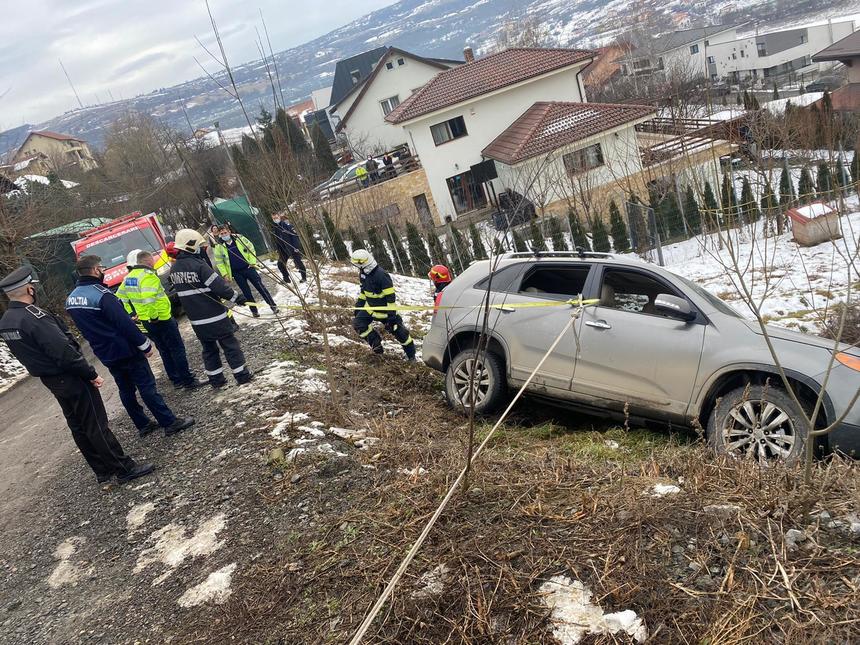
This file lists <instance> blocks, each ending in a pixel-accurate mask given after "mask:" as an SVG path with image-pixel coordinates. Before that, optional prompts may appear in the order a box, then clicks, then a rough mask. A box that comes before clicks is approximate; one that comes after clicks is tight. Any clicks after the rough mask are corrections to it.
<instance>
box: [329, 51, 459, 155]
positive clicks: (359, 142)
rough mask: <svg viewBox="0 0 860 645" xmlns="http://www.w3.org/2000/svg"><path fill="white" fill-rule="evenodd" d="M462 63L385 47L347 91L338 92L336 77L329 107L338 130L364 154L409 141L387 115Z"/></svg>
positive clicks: (387, 148) (351, 144) (356, 150)
mask: <svg viewBox="0 0 860 645" xmlns="http://www.w3.org/2000/svg"><path fill="white" fill-rule="evenodd" d="M374 51H378V50H374ZM369 59H370V57H368V58H366V59H362V60H369ZM462 62H463V61H457V60H449V59H442V58H425V57H423V56H418V55H417V54H413V53H411V52H407V51H405V50H403V49H399V48H397V47H388V48H385V50H384V51H383V53H382V54H381V55H380V56H379V57H378V58H377V60H376V62H375V63H374V64H373V65H372V67H371V69H370V71H369V72H368V73H367V74H366V75H360V74H361V71H360V70H358V73H359V75H360V76H359V77H358V79H357V80H356V82H355V83H354V84H353V85H352V87H351V88H350V89H349V90H348V91H346V92H342V91H340V92H339V91H337V90H338V87H337V82H338V79H337V75H336V76H335V84H334V85H333V86H332V100H333V101H334V102H333V104H332V106H331V108H330V109H329V113H330V114H332V115H333V120H334V122H335V123H336V126H335V131H336V132H337V133H344V134H345V135H346V137H347V139H348V142H349V147H350V148H351V149H353V150H354V151H355V152H357V153H358V154H361V155H365V154H372V153H381V152H384V151H386V150H391V149H392V148H395V147H397V146H399V145H402V144H407V143H409V141H408V138H407V137H406V134H405V132H404V131H403V129H402V128H400V127H397V126H393V125H392V124H390V123H388V122H387V121H386V120H385V117H386V116H387V115H388V114H389V113H390V112H391V111H392V110H394V108H396V107H397V106H398V105H400V102H401V101H403V100H405V99H406V98H407V97H409V96H410V95H411V94H412V93H413V92H415V91H417V90H419V89H420V88H421V87H422V86H423V85H424V84H425V83H427V81H429V80H430V79H432V78H433V77H434V76H436V75H437V74H439V73H440V72H442V71H445V70H448V69H451V68H452V67H455V66H457V65H461V64H462ZM338 65H340V63H338ZM335 97H338V98H337V100H335Z"/></svg>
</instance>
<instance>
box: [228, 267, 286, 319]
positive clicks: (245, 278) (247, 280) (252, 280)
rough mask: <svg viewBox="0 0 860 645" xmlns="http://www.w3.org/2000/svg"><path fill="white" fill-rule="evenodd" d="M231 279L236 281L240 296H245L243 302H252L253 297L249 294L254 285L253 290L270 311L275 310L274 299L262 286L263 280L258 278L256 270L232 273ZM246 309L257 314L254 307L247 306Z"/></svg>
mask: <svg viewBox="0 0 860 645" xmlns="http://www.w3.org/2000/svg"><path fill="white" fill-rule="evenodd" d="M233 279H234V280H235V281H236V284H237V285H238V286H239V291H241V292H242V295H243V296H245V300H248V301H249V302H254V295H253V294H252V293H251V286H250V285H254V288H255V289H256V290H257V291H258V292H259V293H260V295H261V296H263V300H264V301H265V302H266V304H267V305H269V306H270V307H271V308H272V309H274V308H275V306H276V305H275V299H274V298H272V294H271V293H269V290H268V289H266V285H264V284H263V279H262V278H261V277H260V274H259V273H257V270H256V269H253V268H250V267H249V268H247V269H242V270H241V271H235V272H234V273H233ZM248 308H249V309H250V310H251V311H252V312H254V313H257V307H255V306H254V305H248Z"/></svg>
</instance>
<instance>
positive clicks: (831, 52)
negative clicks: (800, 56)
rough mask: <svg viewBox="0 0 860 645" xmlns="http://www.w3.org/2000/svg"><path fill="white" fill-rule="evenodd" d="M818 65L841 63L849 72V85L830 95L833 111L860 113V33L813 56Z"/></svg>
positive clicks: (856, 32) (847, 37)
mask: <svg viewBox="0 0 860 645" xmlns="http://www.w3.org/2000/svg"><path fill="white" fill-rule="evenodd" d="M812 60H813V62H816V63H834V62H839V63H842V64H843V65H845V67H846V68H847V70H848V84H847V85H843V86H842V87H840V88H839V89H837V90H835V91H833V93H831V95H830V100H831V103H832V104H833V109H834V110H837V111H839V112H860V31H855V32H854V33H852V34H850V35H849V36H846V37H845V38H843V39H842V40H839V41H838V42H835V43H833V44H832V45H830V46H829V47H825V48H824V49H822V50H821V51H819V52H818V53H816V54H815V55H813V56H812Z"/></svg>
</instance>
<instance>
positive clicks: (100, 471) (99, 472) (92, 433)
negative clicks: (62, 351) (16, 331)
mask: <svg viewBox="0 0 860 645" xmlns="http://www.w3.org/2000/svg"><path fill="white" fill-rule="evenodd" d="M42 383H44V384H45V387H47V388H48V389H49V390H50V391H51V394H53V395H54V398H55V399H57V402H58V403H59V404H60V408H62V410H63V416H65V417H66V423H68V424H69V429H70V430H71V431H72V438H73V439H74V440H75V443H76V444H77V446H78V450H80V451H81V454H82V455H83V456H84V459H86V460H87V463H88V464H89V465H90V468H92V469H93V472H94V473H95V474H96V476H97V477H99V478H100V479H102V478H105V479H106V478H108V477H110V476H111V475H121V474H124V473H127V472H128V471H130V470H131V469H132V468H134V466H135V463H134V459H132V458H131V457H129V456H128V455H127V454H125V451H124V450H123V449H122V446H121V445H120V443H119V441H117V438H116V437H115V436H114V434H113V432H111V429H110V427H108V419H107V413H106V412H105V406H104V403H103V402H102V397H101V395H100V394H99V391H98V389H97V388H96V387H95V386H94V385H93V384H92V383H89V382H88V381H85V380H83V379H82V378H80V377H78V376H43V377H42Z"/></svg>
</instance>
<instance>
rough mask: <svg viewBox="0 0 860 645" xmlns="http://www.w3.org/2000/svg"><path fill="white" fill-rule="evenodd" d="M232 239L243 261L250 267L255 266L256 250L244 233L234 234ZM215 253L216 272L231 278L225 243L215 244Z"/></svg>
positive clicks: (231, 273) (228, 254)
mask: <svg viewBox="0 0 860 645" xmlns="http://www.w3.org/2000/svg"><path fill="white" fill-rule="evenodd" d="M233 241H234V242H236V248H237V249H239V253H241V254H242V257H243V258H244V259H245V262H247V263H248V265H249V266H250V267H251V268H256V266H257V252H256V251H255V250H254V245H253V244H251V241H250V240H249V239H248V238H247V237H245V236H244V235H234V236H233ZM213 253H214V255H215V268H216V269H217V271H218V273H220V274H221V275H222V276H224V277H225V278H226V279H227V280H232V279H233V271H232V270H231V269H230V249H229V248H228V247H227V245H226V244H216V245H215V248H214V249H213Z"/></svg>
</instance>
